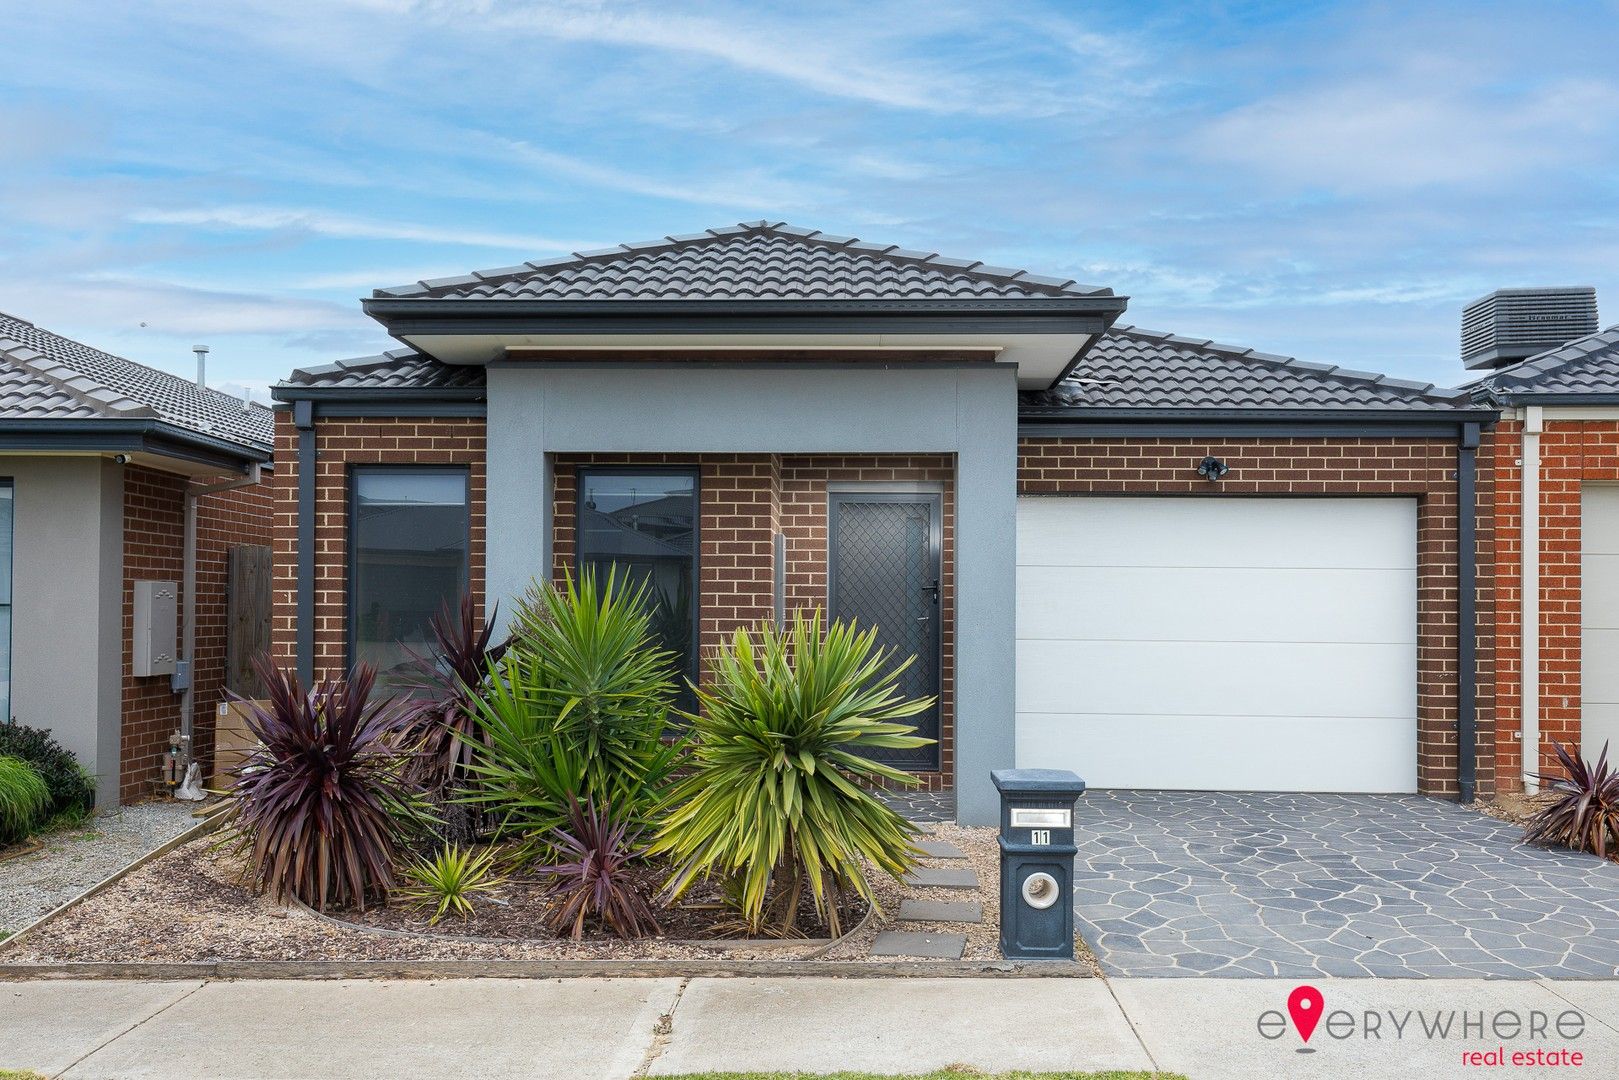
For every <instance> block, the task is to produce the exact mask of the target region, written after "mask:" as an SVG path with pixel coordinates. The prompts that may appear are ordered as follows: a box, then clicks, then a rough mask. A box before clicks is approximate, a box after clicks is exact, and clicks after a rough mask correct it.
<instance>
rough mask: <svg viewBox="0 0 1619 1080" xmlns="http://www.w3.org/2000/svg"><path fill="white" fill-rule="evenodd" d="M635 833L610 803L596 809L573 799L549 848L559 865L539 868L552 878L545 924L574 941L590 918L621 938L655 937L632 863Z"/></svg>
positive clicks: (652, 920)
mask: <svg viewBox="0 0 1619 1080" xmlns="http://www.w3.org/2000/svg"><path fill="white" fill-rule="evenodd" d="M638 839H639V833H638V832H636V831H635V830H634V828H633V827H632V825H631V824H630V822H629V821H628V820H627V819H625V818H624V817H622V816H620V815H619V814H618V813H617V812H616V811H615V810H614V808H613V806H612V804H611V803H604V804H602V806H601V809H599V810H598V809H597V808H596V805H595V803H593V802H591V801H588V800H587V801H586V802H585V805H584V806H580V805H579V803H578V801H577V800H574V801H572V802H571V803H570V804H569V807H568V825H567V827H566V828H559V829H556V830H554V833H553V838H552V843H553V844H554V846H555V848H556V851H557V853H558V856H559V858H561V859H562V860H563V861H561V862H557V863H553V864H552V865H550V866H544V867H541V868H540V873H542V874H545V875H547V876H549V877H551V878H552V883H551V893H552V895H553V896H554V897H555V898H556V900H557V904H556V906H555V907H553V908H552V909H551V911H550V912H549V913H548V914H547V915H546V922H547V923H548V924H549V925H550V927H551V928H552V929H553V930H555V931H556V932H557V933H559V934H568V935H569V936H571V937H572V938H573V939H574V940H575V941H578V940H579V939H580V938H581V937H583V936H584V930H585V923H586V921H587V920H590V919H594V920H596V921H597V922H598V923H599V924H600V925H603V926H606V927H607V928H608V929H610V930H612V931H613V933H615V934H617V935H618V936H619V937H621V938H638V937H646V936H647V935H648V934H656V933H658V932H659V927H658V920H657V918H656V917H655V916H654V915H653V913H652V905H651V904H650V903H648V901H647V897H646V894H645V892H644V891H643V888H642V884H641V882H640V881H639V880H638V879H637V876H636V871H635V866H634V864H635V861H636V859H637V858H639V856H640V854H641V852H640V851H639V850H637V849H636V846H635V845H636V841H637V840H638Z"/></svg>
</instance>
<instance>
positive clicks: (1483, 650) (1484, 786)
mask: <svg viewBox="0 0 1619 1080" xmlns="http://www.w3.org/2000/svg"><path fill="white" fill-rule="evenodd" d="M1206 454H1213V455H1214V456H1216V457H1218V458H1220V459H1222V460H1223V461H1225V462H1226V464H1227V465H1229V466H1230V467H1231V472H1230V474H1229V475H1228V476H1227V477H1226V478H1225V479H1224V480H1222V481H1220V483H1219V485H1218V486H1217V487H1216V486H1214V485H1211V484H1209V483H1208V481H1206V480H1204V479H1203V478H1202V477H1199V476H1198V475H1197V472H1196V470H1197V463H1198V462H1199V461H1200V460H1202V458H1203V457H1204V455H1206ZM1480 458H1481V468H1480V474H1479V494H1480V499H1479V502H1480V505H1481V506H1484V507H1487V506H1488V505H1489V504H1490V502H1491V500H1492V499H1493V487H1494V484H1493V474H1492V471H1491V470H1490V469H1489V468H1488V467H1487V466H1488V465H1489V464H1490V463H1489V461H1488V460H1487V459H1488V455H1486V454H1481V455H1480ZM1455 468H1456V444H1455V442H1454V441H1452V440H1448V439H1376V438H1368V439H1225V440H1217V441H1202V440H1190V439H1137V440H1130V439H1069V438H1064V439H1022V440H1020V442H1019V453H1018V490H1019V493H1020V494H1026V495H1040V494H1045V495H1059V494H1060V495H1085V494H1093V495H1109V494H1112V495H1120V494H1158V495H1189V496H1197V497H1202V498H1219V497H1221V496H1229V495H1238V494H1249V495H1261V494H1262V495H1409V496H1413V497H1415V498H1416V499H1417V503H1418V510H1417V567H1418V569H1417V671H1418V676H1417V739H1418V758H1417V776H1418V780H1417V782H1418V786H1419V788H1420V790H1422V791H1423V792H1426V793H1429V794H1435V795H1454V794H1456V791H1457V788H1456V683H1457V679H1456V640H1457V639H1456V596H1457V593H1456V583H1457V561H1456V505H1457V503H1456V482H1455V479H1454V471H1455ZM1480 529H1481V532H1480V537H1479V545H1478V546H1479V557H1480V571H1479V588H1478V596H1479V603H1480V626H1481V627H1485V628H1487V627H1488V626H1489V618H1488V612H1489V606H1488V605H1489V601H1490V598H1491V596H1492V584H1493V579H1492V577H1491V569H1492V567H1491V563H1492V561H1493V557H1494V541H1493V536H1492V534H1491V533H1490V531H1489V528H1488V524H1487V517H1481V520H1480ZM1478 666H1479V671H1480V672H1481V673H1487V672H1489V671H1490V670H1491V668H1492V666H1493V652H1492V641H1491V639H1490V636H1489V635H1488V634H1487V633H1486V634H1482V635H1481V638H1480V641H1479V665H1478ZM1493 692H1494V687H1493V683H1492V681H1491V680H1490V679H1489V678H1488V677H1487V676H1486V677H1484V678H1482V679H1481V680H1480V682H1479V721H1478V725H1479V740H1478V785H1479V787H1478V790H1479V792H1480V793H1481V794H1487V793H1489V792H1491V791H1493V790H1494V781H1495V762H1494V746H1493V743H1494V730H1493V715H1494V713H1493V704H1494V702H1493Z"/></svg>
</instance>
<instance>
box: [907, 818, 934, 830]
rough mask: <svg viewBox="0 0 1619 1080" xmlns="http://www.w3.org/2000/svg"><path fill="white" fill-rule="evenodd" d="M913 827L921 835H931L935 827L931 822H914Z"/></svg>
mask: <svg viewBox="0 0 1619 1080" xmlns="http://www.w3.org/2000/svg"><path fill="white" fill-rule="evenodd" d="M911 827H912V828H914V829H915V830H916V831H917V832H919V833H930V832H932V831H933V828H934V825H933V822H931V821H913V822H911Z"/></svg>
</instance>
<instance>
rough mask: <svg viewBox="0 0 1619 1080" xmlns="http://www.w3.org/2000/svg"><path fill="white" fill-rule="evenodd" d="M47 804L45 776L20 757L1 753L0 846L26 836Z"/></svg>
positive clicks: (39, 820)
mask: <svg viewBox="0 0 1619 1080" xmlns="http://www.w3.org/2000/svg"><path fill="white" fill-rule="evenodd" d="M50 808H51V792H50V789H49V788H47V787H46V786H45V778H44V777H42V776H40V775H39V773H38V772H36V771H35V770H34V767H33V766H32V765H30V764H29V763H28V762H26V761H24V760H22V759H21V758H14V757H0V847H5V846H7V845H10V844H15V843H17V842H18V841H21V840H26V839H28V835H29V834H30V833H32V832H33V831H34V830H35V829H37V828H38V827H39V826H40V825H42V824H43V823H44V821H45V819H46V817H48V816H49V815H50Z"/></svg>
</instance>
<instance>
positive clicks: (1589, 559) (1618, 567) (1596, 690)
mask: <svg viewBox="0 0 1619 1080" xmlns="http://www.w3.org/2000/svg"><path fill="white" fill-rule="evenodd" d="M1580 506H1581V509H1580V525H1581V528H1580V547H1581V550H1582V556H1581V559H1580V623H1581V634H1580V716H1581V723H1580V750H1581V752H1582V753H1583V754H1584V755H1585V756H1586V757H1590V758H1595V756H1596V755H1597V754H1599V753H1601V752H1602V746H1603V744H1604V743H1605V742H1606V743H1608V744H1609V745H1610V749H1609V754H1608V757H1609V760H1610V761H1611V760H1613V758H1614V755H1615V753H1616V752H1619V487H1614V486H1610V485H1604V484H1586V485H1584V486H1583V487H1582V488H1581V490H1580Z"/></svg>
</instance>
